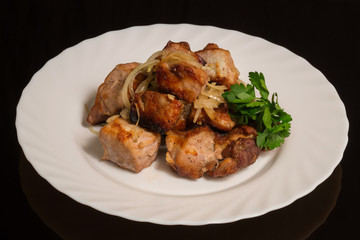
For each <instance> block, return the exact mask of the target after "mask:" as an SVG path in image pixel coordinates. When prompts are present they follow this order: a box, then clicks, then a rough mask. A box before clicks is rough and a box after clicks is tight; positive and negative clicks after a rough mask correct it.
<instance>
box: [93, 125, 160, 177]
mask: <svg viewBox="0 0 360 240" xmlns="http://www.w3.org/2000/svg"><path fill="white" fill-rule="evenodd" d="M99 137H100V142H101V144H102V146H103V149H104V155H103V157H102V159H103V160H108V161H111V162H114V163H115V164H117V165H118V166H120V167H121V168H124V169H128V170H131V171H134V172H140V171H141V170H143V169H144V168H146V167H148V166H150V165H151V163H152V162H153V161H154V160H155V159H156V155H157V152H158V149H159V145H160V139H161V137H160V134H158V133H153V132H150V131H148V130H145V129H143V128H141V127H139V126H136V125H134V124H130V123H129V122H128V121H126V120H124V119H122V118H116V119H115V120H113V121H112V122H110V123H108V124H107V125H105V126H104V127H102V128H101V130H100V134H99Z"/></svg>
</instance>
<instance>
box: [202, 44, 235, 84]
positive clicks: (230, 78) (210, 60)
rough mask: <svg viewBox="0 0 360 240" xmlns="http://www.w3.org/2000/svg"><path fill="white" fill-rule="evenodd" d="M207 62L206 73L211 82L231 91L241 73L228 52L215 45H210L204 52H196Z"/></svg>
mask: <svg viewBox="0 0 360 240" xmlns="http://www.w3.org/2000/svg"><path fill="white" fill-rule="evenodd" d="M196 53H197V54H198V55H199V56H200V57H202V58H203V59H204V60H205V61H206V65H205V67H207V68H205V69H206V70H205V71H206V73H207V74H208V76H209V77H210V80H211V81H214V82H217V83H219V84H221V85H224V86H226V87H227V88H229V89H230V86H231V85H232V84H235V83H237V81H238V77H239V74H240V73H239V71H238V70H237V68H236V67H235V65H234V61H233V59H232V57H231V54H230V52H229V51H228V50H225V49H222V48H219V47H218V45H216V44H214V43H209V44H208V45H206V47H205V48H204V49H203V50H200V51H197V52H196Z"/></svg>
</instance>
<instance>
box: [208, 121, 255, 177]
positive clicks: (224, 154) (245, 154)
mask: <svg viewBox="0 0 360 240" xmlns="http://www.w3.org/2000/svg"><path fill="white" fill-rule="evenodd" d="M256 136H257V132H256V130H255V129H254V128H252V127H250V126H246V125H243V126H237V127H235V128H234V129H233V130H232V131H231V132H229V133H228V134H226V135H224V136H217V137H216V138H215V149H216V153H217V157H218V158H219V159H223V160H221V161H219V164H218V166H217V167H216V168H214V169H213V170H211V171H209V172H207V173H208V175H209V176H212V177H224V176H227V175H229V174H232V173H235V172H237V171H238V170H240V169H242V168H245V167H247V166H249V165H251V164H253V163H254V162H255V161H256V159H257V158H258V156H259V154H260V151H261V150H260V148H259V147H258V146H257V145H256V142H255V139H256Z"/></svg>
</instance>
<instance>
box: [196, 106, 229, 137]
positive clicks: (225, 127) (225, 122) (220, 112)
mask: <svg viewBox="0 0 360 240" xmlns="http://www.w3.org/2000/svg"><path fill="white" fill-rule="evenodd" d="M214 111H215V114H216V115H215V118H214V119H210V118H209V116H208V115H207V114H206V112H205V111H204V110H203V109H202V110H201V113H200V115H199V117H198V118H197V120H196V123H197V124H200V125H201V124H203V123H206V124H208V125H210V126H212V127H215V128H217V129H219V130H221V131H227V132H228V131H230V130H231V129H232V128H233V127H234V126H235V122H234V121H233V120H232V119H231V117H230V115H229V109H228V107H227V105H226V104H224V103H223V104H220V105H219V108H214ZM195 112H196V109H195V108H192V109H191V113H190V116H189V121H191V122H192V121H193V119H194V115H195Z"/></svg>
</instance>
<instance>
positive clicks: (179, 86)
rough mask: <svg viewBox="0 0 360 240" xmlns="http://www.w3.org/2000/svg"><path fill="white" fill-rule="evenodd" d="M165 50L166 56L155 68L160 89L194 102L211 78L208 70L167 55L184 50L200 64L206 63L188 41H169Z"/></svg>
mask: <svg viewBox="0 0 360 240" xmlns="http://www.w3.org/2000/svg"><path fill="white" fill-rule="evenodd" d="M164 51H165V52H166V54H165V57H164V58H163V59H162V60H161V62H160V63H159V64H158V65H157V67H156V70H155V71H156V80H157V85H158V89H159V91H160V92H164V93H170V94H173V95H175V96H177V97H178V98H179V99H181V100H184V101H186V102H194V101H195V99H196V98H197V97H198V96H199V94H200V92H201V91H202V90H203V89H204V88H205V85H206V83H207V82H208V80H209V78H208V76H207V74H206V72H205V71H204V70H203V69H202V68H201V67H199V66H194V65H193V64H191V63H189V62H188V61H184V60H181V58H180V59H177V60H173V59H172V58H167V57H166V56H167V54H170V53H173V52H176V51H178V52H184V53H186V54H187V55H188V56H189V55H190V59H193V60H194V62H197V64H198V65H200V66H202V64H204V61H203V59H202V58H201V57H199V56H198V55H197V54H196V53H194V52H192V51H191V50H190V47H189V44H188V43H186V42H180V43H174V42H168V44H167V45H166V47H165V48H164ZM191 56H192V57H191ZM199 63H200V64H199Z"/></svg>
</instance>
